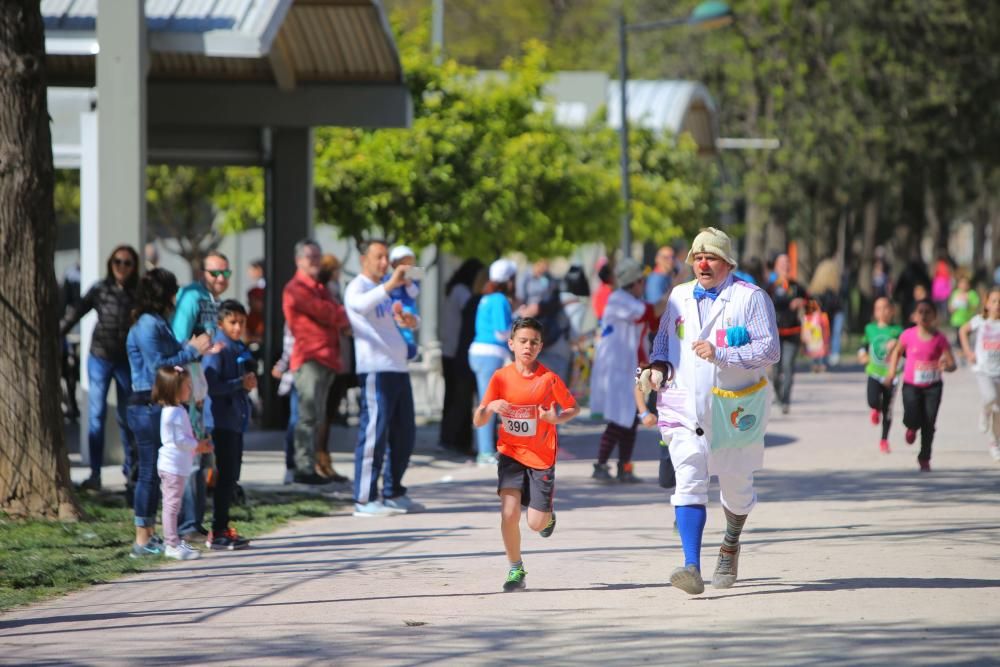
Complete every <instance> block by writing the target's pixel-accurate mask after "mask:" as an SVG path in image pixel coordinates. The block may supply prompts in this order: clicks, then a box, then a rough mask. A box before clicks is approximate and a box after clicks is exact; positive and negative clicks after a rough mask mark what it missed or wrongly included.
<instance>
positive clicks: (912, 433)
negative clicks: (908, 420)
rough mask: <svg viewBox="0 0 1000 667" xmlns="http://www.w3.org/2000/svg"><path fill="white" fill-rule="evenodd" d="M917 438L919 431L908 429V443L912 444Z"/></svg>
mask: <svg viewBox="0 0 1000 667" xmlns="http://www.w3.org/2000/svg"><path fill="white" fill-rule="evenodd" d="M916 439H917V431H916V430H915V429H912V428H908V429H906V444H908V445H912V444H913V443H914V442H915V441H916Z"/></svg>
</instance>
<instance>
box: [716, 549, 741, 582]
mask: <svg viewBox="0 0 1000 667" xmlns="http://www.w3.org/2000/svg"><path fill="white" fill-rule="evenodd" d="M739 566H740V545H739V544H737V545H736V546H735V547H728V546H726V545H722V547H721V548H720V549H719V560H718V561H716V563H715V574H713V575H712V586H713V587H715V588H732V587H733V584H735V583H736V575H737V574H738V570H739Z"/></svg>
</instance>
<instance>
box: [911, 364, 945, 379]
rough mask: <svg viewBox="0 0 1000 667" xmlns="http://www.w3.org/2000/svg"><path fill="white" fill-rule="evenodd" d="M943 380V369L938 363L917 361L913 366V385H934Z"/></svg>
mask: <svg viewBox="0 0 1000 667" xmlns="http://www.w3.org/2000/svg"><path fill="white" fill-rule="evenodd" d="M940 379H941V368H940V366H938V363H937V362H936V361H917V362H916V363H914V364H913V384H934V383H935V382H937V381H939V380H940Z"/></svg>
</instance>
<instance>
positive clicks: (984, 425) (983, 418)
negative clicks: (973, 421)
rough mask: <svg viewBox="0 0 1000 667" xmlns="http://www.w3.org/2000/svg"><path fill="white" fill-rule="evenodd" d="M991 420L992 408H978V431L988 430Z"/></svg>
mask: <svg viewBox="0 0 1000 667" xmlns="http://www.w3.org/2000/svg"><path fill="white" fill-rule="evenodd" d="M991 421H993V410H992V409H990V410H980V412H979V431H980V432H981V433H989V432H990V422H991Z"/></svg>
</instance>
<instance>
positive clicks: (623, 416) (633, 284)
mask: <svg viewBox="0 0 1000 667" xmlns="http://www.w3.org/2000/svg"><path fill="white" fill-rule="evenodd" d="M615 282H616V283H617V289H615V291H614V292H612V293H611V296H610V297H608V305H607V306H605V308H604V315H603V316H602V317H601V340H600V341H598V343H597V352H596V355H595V357H594V368H593V372H592V373H591V376H590V409H591V412H592V413H593V414H594V415H595V416H596V415H597V414H600V415H602V416H603V417H604V418H605V419H606V420H607V421H608V425H607V427H606V428H605V429H604V433H603V434H602V435H601V445H600V447H599V448H598V451H597V463H595V464H594V474H593V475H592V477H593V478H594V479H596V480H599V481H605V482H610V481H611V479H612V477H611V472H610V470H609V469H608V459H609V458H611V452H612V451H613V450H614V448H615V445H617V446H618V475H617V479H618V481H619V482H624V483H635V482H639V481H640V480H639V478H638V477H636V476H635V472H634V471H633V467H632V452H633V451H634V449H635V438H636V428H637V426H638V423H639V420H638V418H637V417H636V409H635V397H634V396H633V395H631V394H629V393H628V392H625V391H622V388H623V387H631V386H632V378H633V377H634V376H635V368H636V366H637V365H639V364H640V363H645V361H646V359H647V358H648V356H649V355H648V344H646V340H647V336H648V332H649V330H650V329H652V328H654V327H656V315H655V314H654V312H653V306H652V305H650V304H647V303H646V302H645V301H643V300H642V294H643V290H644V287H645V282H646V281H645V276H644V272H643V268H642V265H641V264H639V263H638V262H636V261H635V260H634V259H631V258H629V257H626V258H624V259H622V260H621V261H620V262H618V264H617V265H616V266H615Z"/></svg>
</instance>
